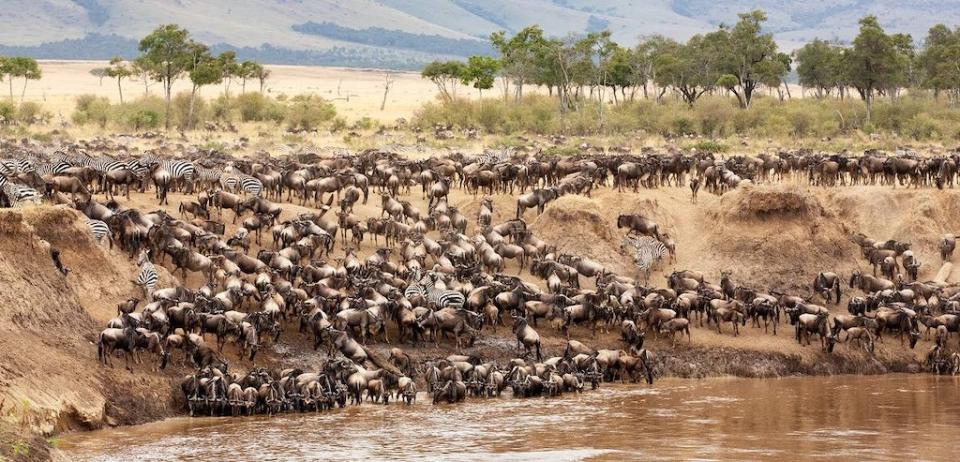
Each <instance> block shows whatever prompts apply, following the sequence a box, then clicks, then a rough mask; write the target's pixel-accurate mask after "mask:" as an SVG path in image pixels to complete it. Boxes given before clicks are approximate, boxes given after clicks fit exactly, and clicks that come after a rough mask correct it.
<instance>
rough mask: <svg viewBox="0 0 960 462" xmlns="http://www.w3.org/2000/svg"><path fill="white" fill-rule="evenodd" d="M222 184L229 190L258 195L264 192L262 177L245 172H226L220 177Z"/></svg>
mask: <svg viewBox="0 0 960 462" xmlns="http://www.w3.org/2000/svg"><path fill="white" fill-rule="evenodd" d="M220 184H221V185H222V186H223V189H226V190H228V191H238V190H240V191H243V192H245V193H248V194H252V195H254V196H257V197H260V194H261V193H262V192H263V183H262V182H260V179H258V178H256V177H252V176H250V175H247V174H243V173H225V174H223V176H222V177H221V178H220Z"/></svg>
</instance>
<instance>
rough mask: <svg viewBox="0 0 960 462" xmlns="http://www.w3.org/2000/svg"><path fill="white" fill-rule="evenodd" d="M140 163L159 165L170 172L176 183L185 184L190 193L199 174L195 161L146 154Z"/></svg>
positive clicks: (149, 165) (150, 165)
mask: <svg viewBox="0 0 960 462" xmlns="http://www.w3.org/2000/svg"><path fill="white" fill-rule="evenodd" d="M140 163H141V164H144V165H146V166H148V167H152V166H154V165H158V166H159V168H160V169H161V170H164V171H166V172H167V173H169V174H170V179H171V180H172V181H173V182H174V183H180V184H181V185H184V184H185V185H186V186H187V187H186V192H187V193H188V194H189V193H192V192H193V179H194V178H196V176H197V167H196V166H195V165H193V162H190V161H186V160H169V159H163V160H162V159H158V158H157V157H155V156H144V157H143V158H141V159H140ZM181 187H182V186H181Z"/></svg>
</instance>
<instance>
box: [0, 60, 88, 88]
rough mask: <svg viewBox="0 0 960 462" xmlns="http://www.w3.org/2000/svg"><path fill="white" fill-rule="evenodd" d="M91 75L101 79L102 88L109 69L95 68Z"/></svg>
mask: <svg viewBox="0 0 960 462" xmlns="http://www.w3.org/2000/svg"><path fill="white" fill-rule="evenodd" d="M2 67H3V65H2V64H0V68H2ZM90 75H92V76H94V77H96V78H98V79H100V86H101V87H102V86H103V78H104V77H106V76H107V68H105V67H95V68H93V69H90Z"/></svg>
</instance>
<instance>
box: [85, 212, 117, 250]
mask: <svg viewBox="0 0 960 462" xmlns="http://www.w3.org/2000/svg"><path fill="white" fill-rule="evenodd" d="M87 226H89V227H90V234H92V235H93V240H95V241H97V244H102V243H103V238H104V237H106V238H107V240H108V242H109V243H110V248H113V239H112V238H111V234H110V227H109V226H107V224H106V223H104V222H102V221H100V220H94V219H92V218H88V219H87Z"/></svg>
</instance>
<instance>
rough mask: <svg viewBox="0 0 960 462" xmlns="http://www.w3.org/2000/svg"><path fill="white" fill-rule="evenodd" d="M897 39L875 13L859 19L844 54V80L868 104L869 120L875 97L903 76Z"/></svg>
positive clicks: (901, 79)
mask: <svg viewBox="0 0 960 462" xmlns="http://www.w3.org/2000/svg"><path fill="white" fill-rule="evenodd" d="M901 53H902V52H901V50H900V48H899V46H898V43H897V42H896V41H895V40H894V38H893V37H891V36H890V35H887V33H886V32H884V30H883V28H882V27H880V23H879V22H878V21H877V17H876V16H872V15H871V16H865V17H863V18H862V19H860V32H859V34H857V37H856V38H855V39H854V40H853V47H852V48H849V49H847V50H846V51H845V52H844V54H843V59H842V62H843V73H844V78H845V80H846V81H847V82H848V83H849V84H850V86H852V87H853V88H855V89H856V90H857V93H859V94H860V98H862V99H863V101H864V104H865V105H866V108H867V114H866V122H867V123H870V118H871V115H872V113H873V102H874V98H876V95H877V93H878V92H880V91H884V90H887V91H889V89H890V88H891V87H893V86H896V85H900V84H901V83H902V82H904V81H905V80H906V71H907V69H906V68H905V60H906V58H905V57H904V56H902V55H901Z"/></svg>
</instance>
